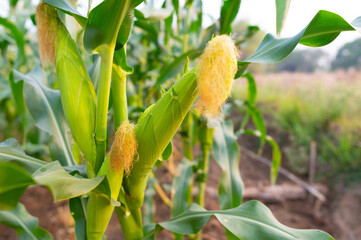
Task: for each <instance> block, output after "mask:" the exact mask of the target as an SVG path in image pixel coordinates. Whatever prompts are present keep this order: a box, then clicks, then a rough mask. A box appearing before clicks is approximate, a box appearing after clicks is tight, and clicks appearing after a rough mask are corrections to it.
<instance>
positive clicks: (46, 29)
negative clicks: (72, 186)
mask: <svg viewBox="0 0 361 240" xmlns="http://www.w3.org/2000/svg"><path fill="white" fill-rule="evenodd" d="M37 21H38V36H39V45H40V49H41V50H40V51H41V55H42V59H43V60H44V58H45V57H46V56H47V57H48V58H49V60H50V62H52V63H53V64H55V68H56V75H57V79H58V82H59V88H60V95H61V101H62V105H63V109H64V113H65V117H66V120H67V122H68V125H69V127H70V129H71V132H72V135H73V137H74V139H75V141H76V143H77V144H78V146H79V148H80V150H81V151H82V153H83V154H84V157H85V160H86V162H87V164H88V173H89V174H90V175H91V176H90V177H94V173H92V172H93V167H94V162H95V156H96V145H95V140H94V128H95V91H94V88H93V86H92V83H91V81H90V77H89V75H88V73H87V70H86V68H85V65H84V63H83V61H82V59H81V57H80V54H79V52H78V49H77V47H76V45H75V42H74V41H73V39H72V38H71V37H70V35H69V33H68V31H67V30H66V28H65V26H64V25H63V23H62V22H61V20H60V19H59V17H58V15H57V12H56V10H55V8H53V7H52V6H49V5H47V4H46V3H40V4H39V6H38V7H37Z"/></svg>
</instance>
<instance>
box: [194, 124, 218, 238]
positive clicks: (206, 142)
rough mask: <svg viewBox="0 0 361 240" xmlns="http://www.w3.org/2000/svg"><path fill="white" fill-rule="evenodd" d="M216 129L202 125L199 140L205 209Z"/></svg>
mask: <svg viewBox="0 0 361 240" xmlns="http://www.w3.org/2000/svg"><path fill="white" fill-rule="evenodd" d="M213 133H214V128H208V127H207V125H206V124H205V123H203V124H202V126H201V130H200V134H199V138H200V142H201V148H202V158H201V160H200V162H199V166H198V171H199V174H198V177H197V181H198V204H199V205H200V206H201V207H204V199H205V194H206V186H207V176H208V169H209V159H210V150H211V148H212V144H213ZM196 239H198V240H201V239H202V231H200V232H199V233H198V234H197V235H196Z"/></svg>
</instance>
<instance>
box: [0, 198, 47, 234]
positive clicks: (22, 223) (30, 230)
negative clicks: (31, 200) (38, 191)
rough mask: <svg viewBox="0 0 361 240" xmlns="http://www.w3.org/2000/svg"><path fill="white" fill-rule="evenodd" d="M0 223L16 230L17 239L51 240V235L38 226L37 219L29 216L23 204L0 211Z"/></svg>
mask: <svg viewBox="0 0 361 240" xmlns="http://www.w3.org/2000/svg"><path fill="white" fill-rule="evenodd" d="M0 223H2V224H4V225H5V226H9V227H11V228H12V229H14V230H15V231H16V233H17V234H18V239H19V240H52V239H53V238H52V237H51V235H50V234H49V233H48V232H47V231H45V230H44V229H43V228H40V227H39V226H38V219H37V218H35V217H33V216H31V215H30V214H29V213H28V212H27V211H26V209H25V207H24V205H22V204H20V203H18V204H17V206H16V209H14V210H9V211H1V212H0Z"/></svg>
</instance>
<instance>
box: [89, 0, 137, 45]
mask: <svg viewBox="0 0 361 240" xmlns="http://www.w3.org/2000/svg"><path fill="white" fill-rule="evenodd" d="M142 1H143V0H124V1H118V0H105V1H103V2H102V3H100V4H99V5H98V6H96V7H95V8H94V9H93V10H92V11H91V12H90V13H89V17H88V22H87V25H86V28H85V33H84V47H85V49H87V50H88V51H89V52H92V51H94V50H96V49H97V48H98V47H99V46H101V45H111V44H113V42H114V41H115V40H116V41H117V44H118V48H122V47H123V46H124V45H125V43H126V42H127V41H128V38H129V34H130V30H131V27H132V24H133V16H134V8H135V7H136V6H137V5H139V4H140V3H141V2H142ZM118 32H119V34H118ZM97 51H99V49H98V50H97Z"/></svg>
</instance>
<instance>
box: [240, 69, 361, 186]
mask: <svg viewBox="0 0 361 240" xmlns="http://www.w3.org/2000/svg"><path fill="white" fill-rule="evenodd" d="M331 77H335V76H333V75H332V74H331V73H330V74H326V73H325V74H318V75H315V76H312V75H309V74H292V75H290V74H283V75H274V74H273V75H270V76H268V77H262V76H258V79H259V81H260V82H259V83H260V84H258V86H259V87H258V103H257V106H258V107H259V108H260V111H261V112H264V113H265V114H267V115H269V116H271V117H272V118H273V119H274V120H272V121H271V122H270V124H271V126H273V127H275V128H276V130H278V131H280V135H281V136H282V135H283V133H284V134H287V135H288V137H287V138H286V139H278V140H277V141H278V142H279V143H280V144H281V146H282V149H284V153H285V155H286V157H287V159H288V165H289V166H290V167H291V169H292V170H293V171H296V172H299V173H306V172H307V170H308V159H309V156H310V143H311V141H316V142H317V152H318V158H317V159H318V161H319V162H320V164H321V166H322V168H320V170H318V172H319V173H320V174H321V175H323V176H325V177H328V178H330V179H332V178H334V177H335V176H340V174H345V175H346V177H347V176H349V177H351V175H352V176H353V178H354V177H356V176H357V171H358V169H359V167H358V166H359V164H360V161H359V159H360V156H361V155H360V147H359V146H358V142H359V141H360V139H359V137H358V130H357V129H359V128H360V127H361V125H360V121H359V117H358V113H359V111H361V109H360V106H359V104H358V102H359V101H361V99H360V92H359V90H358V89H359V85H360V82H359V80H358V79H357V78H356V79H354V80H352V79H351V78H352V74H345V73H344V74H343V75H342V76H339V79H336V81H335V82H332V81H331V80H330V78H331ZM350 82H352V84H350ZM280 92H282V94H279V93H280ZM247 94H248V93H247V92H246V89H244V84H243V85H240V86H235V89H234V97H235V98H243V97H244V96H247ZM242 96H243V97H242ZM330 106H332V107H330ZM345 106H347V107H345ZM321 169H324V170H321Z"/></svg>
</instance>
